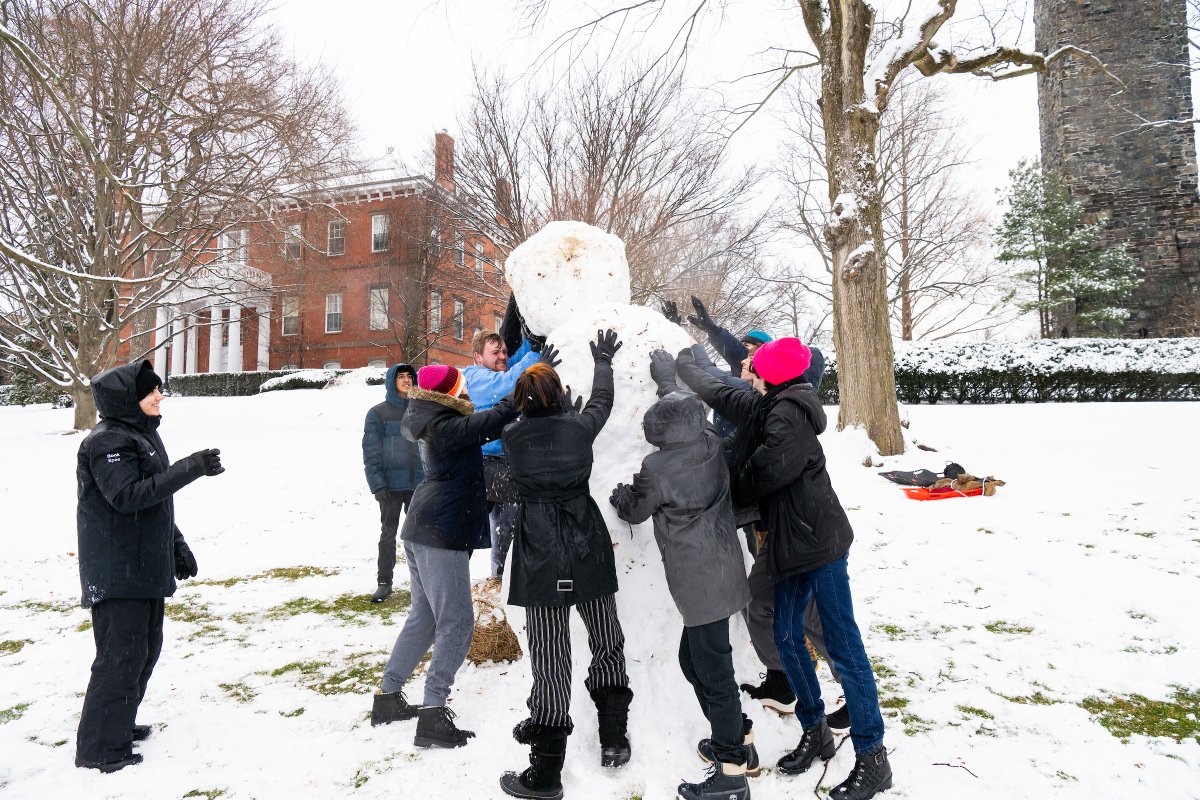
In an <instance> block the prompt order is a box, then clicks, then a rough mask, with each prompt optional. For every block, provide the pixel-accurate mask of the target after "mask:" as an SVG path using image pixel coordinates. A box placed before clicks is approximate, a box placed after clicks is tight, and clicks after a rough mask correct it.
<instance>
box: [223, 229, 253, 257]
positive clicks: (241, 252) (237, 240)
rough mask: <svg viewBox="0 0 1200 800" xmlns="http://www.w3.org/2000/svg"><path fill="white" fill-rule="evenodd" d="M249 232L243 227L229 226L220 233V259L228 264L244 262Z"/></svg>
mask: <svg viewBox="0 0 1200 800" xmlns="http://www.w3.org/2000/svg"><path fill="white" fill-rule="evenodd" d="M249 234H250V232H249V231H247V230H246V229H245V228H231V229H229V230H227V231H225V232H224V233H222V234H221V242H220V247H221V253H222V256H221V258H222V260H223V261H225V262H227V263H230V264H245V263H246V250H247V245H248V244H249V241H250V235H249Z"/></svg>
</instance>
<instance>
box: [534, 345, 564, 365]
mask: <svg viewBox="0 0 1200 800" xmlns="http://www.w3.org/2000/svg"><path fill="white" fill-rule="evenodd" d="M543 341H544V340H543ZM538 363H539V364H546V365H548V366H551V367H557V366H558V365H559V364H561V363H562V359H561V358H559V357H558V348H557V347H555V346H554V345H552V344H550V343H549V342H546V344H545V345H544V346H543V347H542V349H541V350H540V351H539V355H538Z"/></svg>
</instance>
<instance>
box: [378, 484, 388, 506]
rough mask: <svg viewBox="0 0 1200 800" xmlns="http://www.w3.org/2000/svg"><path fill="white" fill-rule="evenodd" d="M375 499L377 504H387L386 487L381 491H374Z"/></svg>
mask: <svg viewBox="0 0 1200 800" xmlns="http://www.w3.org/2000/svg"><path fill="white" fill-rule="evenodd" d="M375 499H376V500H378V501H379V502H381V503H386V502H387V499H388V490H387V487H386V486H385V487H383V488H382V489H376V490H375Z"/></svg>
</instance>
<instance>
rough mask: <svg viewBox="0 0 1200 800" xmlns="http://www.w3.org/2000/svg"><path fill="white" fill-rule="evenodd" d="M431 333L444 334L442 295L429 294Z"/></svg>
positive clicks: (437, 293) (438, 293)
mask: <svg viewBox="0 0 1200 800" xmlns="http://www.w3.org/2000/svg"><path fill="white" fill-rule="evenodd" d="M429 331H430V333H441V332H442V293H441V292H430V293H429Z"/></svg>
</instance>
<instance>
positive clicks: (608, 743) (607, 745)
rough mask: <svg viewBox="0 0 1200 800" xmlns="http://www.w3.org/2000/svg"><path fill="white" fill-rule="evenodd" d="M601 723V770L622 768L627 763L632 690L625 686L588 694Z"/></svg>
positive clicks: (602, 688)
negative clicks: (603, 768) (604, 768)
mask: <svg viewBox="0 0 1200 800" xmlns="http://www.w3.org/2000/svg"><path fill="white" fill-rule="evenodd" d="M591 695H592V701H593V702H594V703H595V704H596V717H597V718H598V720H599V722H600V766H602V767H623V766H625V764H627V763H629V758H630V755H631V754H632V751H631V750H630V747H629V736H628V726H629V703H630V702H631V701H632V700H633V690H632V689H630V688H629V687H627V686H601V687H599V688H598V689H592V691H591Z"/></svg>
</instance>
